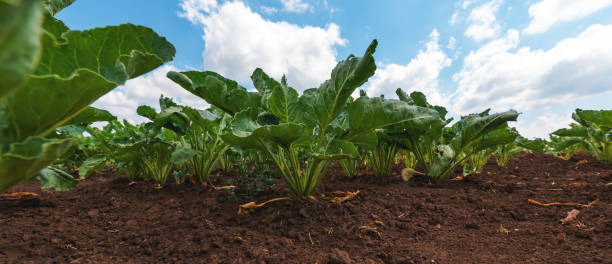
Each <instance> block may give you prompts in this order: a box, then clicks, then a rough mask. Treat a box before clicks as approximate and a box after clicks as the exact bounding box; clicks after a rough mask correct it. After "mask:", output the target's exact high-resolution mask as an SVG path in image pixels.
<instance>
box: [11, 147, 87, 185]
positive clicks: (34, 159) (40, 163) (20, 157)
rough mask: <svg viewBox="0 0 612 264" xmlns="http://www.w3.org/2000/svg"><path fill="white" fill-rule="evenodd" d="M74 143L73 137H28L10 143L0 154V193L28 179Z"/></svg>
mask: <svg viewBox="0 0 612 264" xmlns="http://www.w3.org/2000/svg"><path fill="white" fill-rule="evenodd" d="M74 144H75V142H74V140H73V139H61V140H57V139H44V138H41V137H29V138H27V139H26V140H24V141H23V142H21V143H14V144H11V146H10V149H9V151H8V152H5V153H2V154H1V155H0V193H3V192H5V191H6V190H7V189H8V188H10V187H11V186H13V185H16V184H18V183H20V182H23V181H27V180H30V179H31V178H32V177H34V176H35V175H36V174H37V173H38V172H39V171H40V170H42V169H43V168H45V167H47V165H48V164H50V163H51V162H53V161H54V160H56V159H58V158H59V157H61V156H62V155H63V154H64V153H65V152H66V151H67V150H69V149H70V148H71V147H73V146H74Z"/></svg>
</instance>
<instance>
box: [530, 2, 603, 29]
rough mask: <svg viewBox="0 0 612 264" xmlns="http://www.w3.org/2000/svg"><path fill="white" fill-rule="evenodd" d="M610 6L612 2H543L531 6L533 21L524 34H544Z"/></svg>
mask: <svg viewBox="0 0 612 264" xmlns="http://www.w3.org/2000/svg"><path fill="white" fill-rule="evenodd" d="M609 6H612V0H589V1H576V0H543V1H540V2H537V3H535V4H532V5H531V6H529V16H530V17H531V18H532V20H531V22H530V23H529V26H527V28H525V29H524V30H523V33H525V34H537V33H542V32H545V31H546V30H548V29H549V28H551V27H553V26H555V25H557V24H559V23H563V22H568V21H573V20H577V19H580V18H583V17H585V16H588V15H590V14H593V13H595V12H597V11H599V10H601V9H603V8H606V7H609Z"/></svg>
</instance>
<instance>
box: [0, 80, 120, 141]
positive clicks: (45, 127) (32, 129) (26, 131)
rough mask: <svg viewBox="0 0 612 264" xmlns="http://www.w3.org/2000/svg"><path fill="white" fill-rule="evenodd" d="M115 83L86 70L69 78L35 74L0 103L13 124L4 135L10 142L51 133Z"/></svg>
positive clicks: (0, 106)
mask: <svg viewBox="0 0 612 264" xmlns="http://www.w3.org/2000/svg"><path fill="white" fill-rule="evenodd" d="M115 86H116V84H115V83H112V82H108V81H106V80H105V79H104V78H102V77H101V76H100V75H98V74H96V73H94V72H91V71H89V70H86V69H83V70H79V71H78V72H77V73H76V74H75V75H73V76H71V77H70V78H68V79H63V78H57V77H56V76H41V77H39V76H32V77H30V78H29V79H28V81H27V82H26V83H25V84H24V86H23V87H22V88H20V89H19V90H17V91H15V92H14V93H13V94H12V96H10V97H8V98H6V99H7V100H6V101H5V102H4V104H2V103H0V108H3V109H5V111H6V113H7V120H8V122H9V124H11V125H10V126H9V128H8V131H6V132H5V133H4V135H5V136H7V137H8V138H11V142H18V141H21V140H23V139H25V138H27V137H29V136H33V135H34V136H46V135H49V134H50V133H51V132H53V131H54V130H55V128H57V127H59V126H62V125H64V124H66V123H68V121H69V120H71V119H73V118H74V117H76V116H77V115H78V114H79V112H80V111H83V110H84V109H85V108H86V107H87V106H88V105H89V104H91V103H93V102H94V101H95V100H96V99H98V98H99V97H101V96H102V95H104V94H105V93H106V92H108V91H110V90H111V89H112V88H114V87H115ZM0 134H2V133H0Z"/></svg>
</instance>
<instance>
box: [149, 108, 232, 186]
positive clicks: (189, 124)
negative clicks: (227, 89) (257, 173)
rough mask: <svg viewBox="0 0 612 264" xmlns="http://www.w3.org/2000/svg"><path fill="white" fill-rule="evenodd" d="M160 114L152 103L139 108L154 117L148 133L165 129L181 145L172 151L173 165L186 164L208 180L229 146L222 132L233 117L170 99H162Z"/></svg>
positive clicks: (202, 178)
mask: <svg viewBox="0 0 612 264" xmlns="http://www.w3.org/2000/svg"><path fill="white" fill-rule="evenodd" d="M159 104H160V109H161V112H160V113H156V112H155V110H154V109H153V108H151V107H149V106H140V107H138V110H137V112H138V114H140V115H141V116H144V117H147V118H149V119H150V120H151V122H150V123H148V124H147V127H149V133H151V134H152V135H156V134H159V132H160V131H161V130H162V129H167V130H169V131H172V133H174V135H175V136H176V140H177V141H178V146H176V147H175V148H173V149H172V150H170V151H169V153H170V152H171V156H170V157H169V158H170V161H171V162H172V163H174V164H182V163H187V165H188V167H189V169H190V170H191V171H192V172H193V173H194V175H195V176H196V177H197V178H198V179H199V180H200V182H202V183H207V182H208V176H209V175H210V172H211V171H212V170H213V169H215V168H216V165H217V163H218V161H219V159H220V158H221V156H222V155H223V154H224V153H225V151H226V150H227V149H228V148H229V145H228V144H226V143H225V142H224V141H222V140H221V133H222V132H223V130H224V129H225V128H226V127H227V124H228V123H229V121H230V120H231V117H230V116H229V115H227V114H225V113H224V112H223V111H221V110H218V109H217V108H215V107H211V108H210V109H208V110H196V109H194V108H191V107H186V106H181V105H178V104H176V103H174V102H173V101H172V100H171V99H170V98H165V97H163V96H162V97H161V98H160V99H159Z"/></svg>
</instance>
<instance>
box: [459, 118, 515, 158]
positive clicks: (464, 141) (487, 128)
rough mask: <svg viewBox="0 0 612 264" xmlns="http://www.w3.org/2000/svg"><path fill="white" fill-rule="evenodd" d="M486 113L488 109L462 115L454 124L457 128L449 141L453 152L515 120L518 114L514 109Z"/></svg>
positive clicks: (463, 148) (460, 150)
mask: <svg viewBox="0 0 612 264" xmlns="http://www.w3.org/2000/svg"><path fill="white" fill-rule="evenodd" d="M488 113H489V110H488V109H487V110H485V111H484V112H482V113H480V114H471V115H468V116H464V117H462V118H461V120H459V122H457V123H456V124H455V125H454V127H456V128H457V134H456V135H455V137H454V138H453V139H452V141H451V142H452V147H453V150H454V151H455V152H462V151H463V150H465V148H466V147H468V146H469V145H470V144H472V143H474V142H475V141H477V140H478V139H480V138H482V137H483V136H484V135H486V134H488V133H490V132H491V131H494V130H496V129H498V128H500V127H502V126H506V125H507V123H508V121H516V118H517V117H518V115H519V114H518V113H517V112H516V111H514V110H509V111H506V112H502V113H495V114H491V115H489V114H488Z"/></svg>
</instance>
